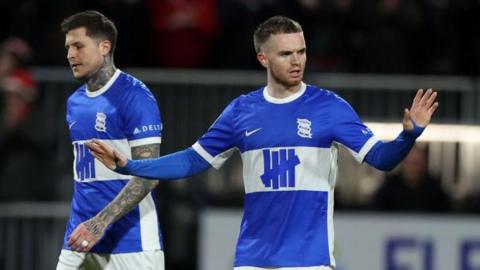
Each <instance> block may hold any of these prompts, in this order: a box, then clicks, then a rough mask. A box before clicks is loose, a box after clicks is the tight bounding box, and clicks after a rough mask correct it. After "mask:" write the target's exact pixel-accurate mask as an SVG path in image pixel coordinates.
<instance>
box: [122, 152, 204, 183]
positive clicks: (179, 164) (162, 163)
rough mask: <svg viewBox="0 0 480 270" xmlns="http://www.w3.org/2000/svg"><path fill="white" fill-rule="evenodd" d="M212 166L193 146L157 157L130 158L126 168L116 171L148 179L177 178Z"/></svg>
mask: <svg viewBox="0 0 480 270" xmlns="http://www.w3.org/2000/svg"><path fill="white" fill-rule="evenodd" d="M210 167H211V165H210V163H208V162H207V161H206V160H205V159H203V158H202V157H201V156H200V155H199V154H198V153H197V152H196V151H195V150H193V149H192V148H191V147H190V148H188V149H186V150H183V151H180V152H176V153H173V154H170V155H166V156H163V157H160V158H156V159H148V160H129V161H128V162H127V165H126V166H125V167H124V168H118V169H117V170H116V171H117V172H119V173H122V174H131V175H137V176H140V177H144V178H148V179H160V180H175V179H180V178H185V177H189V176H192V175H195V174H198V173H200V172H203V171H205V170H207V169H209V168H210Z"/></svg>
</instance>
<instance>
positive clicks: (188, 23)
mask: <svg viewBox="0 0 480 270" xmlns="http://www.w3.org/2000/svg"><path fill="white" fill-rule="evenodd" d="M146 4H147V7H148V8H149V9H150V10H151V11H152V16H153V18H152V30H153V33H152V34H153V36H152V39H151V46H152V47H151V52H152V57H154V58H155V60H156V62H157V64H159V65H161V66H164V67H182V68H195V67H197V68H198V67H201V66H202V65H205V63H206V61H207V59H209V55H208V54H209V50H210V47H211V45H212V41H213V39H214V38H215V37H216V35H217V32H218V28H219V22H218V17H217V9H216V5H215V1H214V0H195V1H192V0H161V1H154V0H148V1H146Z"/></svg>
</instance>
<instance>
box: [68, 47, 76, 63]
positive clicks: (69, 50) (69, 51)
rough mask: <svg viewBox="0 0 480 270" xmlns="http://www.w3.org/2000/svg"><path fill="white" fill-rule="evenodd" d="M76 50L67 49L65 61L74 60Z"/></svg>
mask: <svg viewBox="0 0 480 270" xmlns="http://www.w3.org/2000/svg"><path fill="white" fill-rule="evenodd" d="M76 54H77V53H76V50H75V49H74V48H72V47H70V48H68V51H67V59H68V60H70V59H73V58H75V56H76Z"/></svg>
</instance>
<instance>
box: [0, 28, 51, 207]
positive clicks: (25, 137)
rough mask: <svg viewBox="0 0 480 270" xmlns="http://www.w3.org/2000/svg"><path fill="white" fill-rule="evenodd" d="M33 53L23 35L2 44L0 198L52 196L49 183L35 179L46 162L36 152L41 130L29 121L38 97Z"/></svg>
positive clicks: (23, 198) (18, 198) (0, 60)
mask: <svg viewBox="0 0 480 270" xmlns="http://www.w3.org/2000/svg"><path fill="white" fill-rule="evenodd" d="M31 57H32V50H31V49H30V46H29V44H27V42H25V41H24V40H23V39H21V38H18V37H12V38H9V39H7V40H6V41H4V42H3V43H2V44H0V95H1V96H2V99H3V104H2V106H1V107H0V151H1V153H2V155H1V157H0V164H1V165H0V200H8V201H11V200H32V199H39V200H41V199H47V198H48V197H49V196H50V195H49V192H48V187H49V186H48V185H45V184H44V183H38V182H37V181H32V179H35V177H36V174H37V175H38V174H39V173H40V171H39V170H38V168H39V167H41V166H42V165H41V162H35V158H36V157H35V155H36V154H38V153H39V152H40V151H37V150H38V149H37V148H36V147H37V145H36V144H35V141H36V140H35V136H38V134H36V133H35V132H34V130H32V128H31V127H30V124H29V123H30V121H29V120H30V116H31V115H33V114H32V110H33V107H34V103H35V100H36V97H37V88H36V83H35V81H34V80H33V78H32V75H31V74H30V72H29V70H28V68H27V66H28V64H29V63H30V60H31ZM25 168H28V169H27V170H25ZM12 179H14V181H12ZM43 189H47V190H46V191H45V190H43ZM37 195H38V196H37ZM48 199H49V198H48Z"/></svg>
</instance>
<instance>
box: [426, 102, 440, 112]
mask: <svg viewBox="0 0 480 270" xmlns="http://www.w3.org/2000/svg"><path fill="white" fill-rule="evenodd" d="M437 108H438V102H435V103H433V105H432V106H431V107H430V108H429V109H428V113H430V115H432V114H433V113H434V112H435V111H436V110H437Z"/></svg>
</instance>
